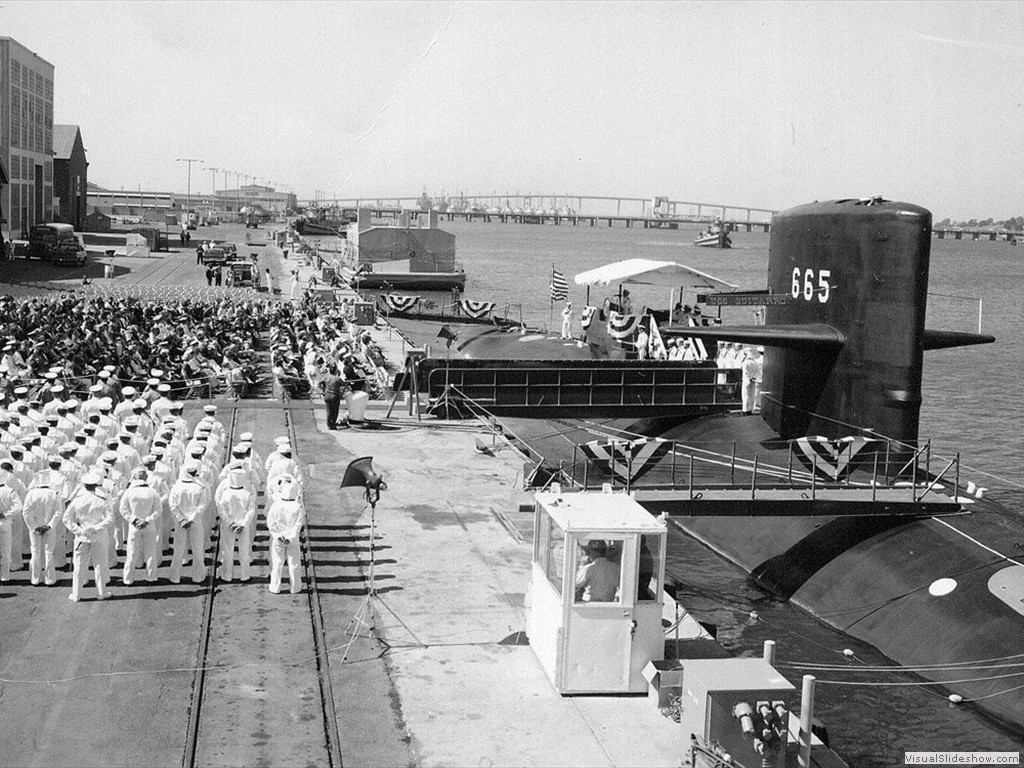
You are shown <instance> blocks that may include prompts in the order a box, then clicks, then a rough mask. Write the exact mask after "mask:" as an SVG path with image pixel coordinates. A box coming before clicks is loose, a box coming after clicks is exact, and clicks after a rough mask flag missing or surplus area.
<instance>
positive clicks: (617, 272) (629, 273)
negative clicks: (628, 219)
mask: <svg viewBox="0 0 1024 768" xmlns="http://www.w3.org/2000/svg"><path fill="white" fill-rule="evenodd" d="M575 281H576V285H601V286H604V285H608V284H609V283H631V284H634V285H663V286H666V287H669V288H676V287H683V288H736V287H738V286H735V285H733V284H732V283H727V282H726V281H725V280H721V279H719V278H717V277H715V276H713V275H709V274H707V273H706V272H701V271H700V270H697V269H693V268H692V267H687V266H685V265H684V264H677V263H676V262H674V261H653V260H651V259H626V260H625V261H616V262H615V263H614V264H606V265H605V266H603V267H598V268H597V269H591V270H588V271H586V272H581V273H580V274H578V275H576V278H575Z"/></svg>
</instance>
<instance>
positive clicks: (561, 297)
mask: <svg viewBox="0 0 1024 768" xmlns="http://www.w3.org/2000/svg"><path fill="white" fill-rule="evenodd" d="M568 298H569V283H568V282H567V281H566V279H565V275H563V274H562V273H561V272H559V271H558V270H557V269H552V270H551V301H565V300H566V299H568Z"/></svg>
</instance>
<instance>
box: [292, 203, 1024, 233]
mask: <svg viewBox="0 0 1024 768" xmlns="http://www.w3.org/2000/svg"><path fill="white" fill-rule="evenodd" d="M304 204H305V205H308V206H313V207H327V206H335V207H338V208H342V209H349V210H356V209H359V208H367V209H369V210H370V211H371V213H372V215H373V216H375V217H376V218H384V219H400V218H401V217H402V216H403V215H404V214H409V215H410V216H411V217H413V218H415V217H416V216H417V215H418V214H420V213H422V212H424V211H427V210H431V209H432V210H436V211H437V212H438V214H439V218H440V219H442V220H447V221H456V220H460V221H466V222H473V221H480V222H486V223H491V222H498V223H502V224H554V225H559V224H567V225H570V226H587V225H589V226H591V227H594V226H598V225H599V224H600V225H601V226H608V227H613V226H625V227H643V228H644V229H666V228H668V229H677V228H678V226H679V225H680V224H709V223H712V222H715V221H721V222H722V223H723V224H725V225H726V226H727V227H728V228H729V229H730V230H733V231H743V230H745V231H747V232H756V231H762V232H769V231H770V229H771V218H772V215H773V214H775V213H777V211H775V210H773V209H770V208H756V207H752V206H745V205H728V204H723V203H702V202H695V201H691V200H671V199H669V198H667V197H628V196H619V195H570V194H555V195H546V194H545V195H538V194H520V193H515V194H511V193H507V192H506V193H505V194H496V193H495V194H490V195H458V196H450V197H439V198H431V197H428V196H427V195H426V194H425V193H424V194H422V195H420V196H419V197H400V196H399V197H337V198H322V197H321V198H317V199H315V200H308V201H305V202H304ZM932 234H933V235H934V236H935V237H937V238H939V239H940V240H941V239H946V238H949V239H956V240H962V239H970V240H990V241H1007V242H1011V243H1013V244H1015V245H1016V244H1017V243H1019V242H1021V241H1022V240H1024V233H1022V232H1009V231H1006V230H993V229H961V228H956V227H949V226H945V227H939V226H936V227H933V229H932Z"/></svg>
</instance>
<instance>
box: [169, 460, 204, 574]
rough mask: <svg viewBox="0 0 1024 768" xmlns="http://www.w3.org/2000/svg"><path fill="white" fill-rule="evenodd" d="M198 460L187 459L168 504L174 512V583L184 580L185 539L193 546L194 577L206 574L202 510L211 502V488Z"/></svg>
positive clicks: (172, 568)
mask: <svg viewBox="0 0 1024 768" xmlns="http://www.w3.org/2000/svg"><path fill="white" fill-rule="evenodd" d="M198 474H199V463H198V462H194V461H188V462H186V463H185V466H184V467H183V469H182V474H181V477H180V478H179V479H178V481H177V482H175V484H174V487H173V488H171V495H170V497H169V499H168V506H169V507H170V509H171V514H172V515H173V516H174V552H173V554H172V555H171V583H172V584H177V583H179V582H180V581H181V563H182V560H184V558H185V548H186V539H187V540H188V546H189V547H190V548H191V550H192V581H193V582H195V583H197V584H198V583H200V582H202V581H203V580H204V579H205V578H206V553H205V551H204V550H203V546H204V542H205V536H204V531H203V519H204V518H203V511H204V510H205V509H206V508H207V506H209V504H210V490H209V488H208V487H207V486H206V484H205V483H202V482H201V481H200V480H199V478H198V477H197V475H198Z"/></svg>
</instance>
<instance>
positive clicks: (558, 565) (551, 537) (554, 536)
mask: <svg viewBox="0 0 1024 768" xmlns="http://www.w3.org/2000/svg"><path fill="white" fill-rule="evenodd" d="M538 526H539V528H538V536H537V551H536V552H535V553H534V557H535V558H536V559H537V563H538V564H539V565H540V567H541V568H542V569H543V570H544V575H545V576H547V579H548V582H549V583H550V584H551V586H552V587H554V588H555V591H556V592H557V593H558V595H559V596H561V594H562V569H563V567H564V564H565V531H563V530H562V529H561V528H560V527H559V526H558V524H557V523H556V522H555V521H554V520H552V519H551V515H549V514H548V513H547V512H545V511H544V510H543V509H542V510H541V512H540V520H539V521H538Z"/></svg>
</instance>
